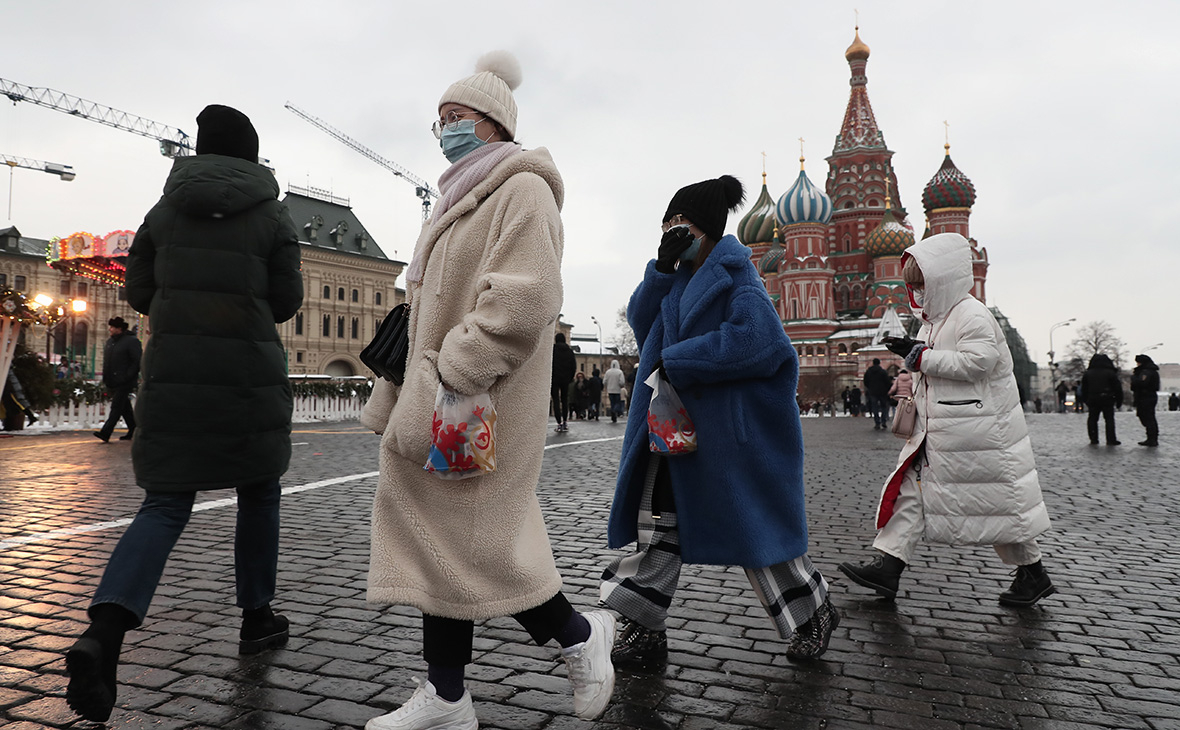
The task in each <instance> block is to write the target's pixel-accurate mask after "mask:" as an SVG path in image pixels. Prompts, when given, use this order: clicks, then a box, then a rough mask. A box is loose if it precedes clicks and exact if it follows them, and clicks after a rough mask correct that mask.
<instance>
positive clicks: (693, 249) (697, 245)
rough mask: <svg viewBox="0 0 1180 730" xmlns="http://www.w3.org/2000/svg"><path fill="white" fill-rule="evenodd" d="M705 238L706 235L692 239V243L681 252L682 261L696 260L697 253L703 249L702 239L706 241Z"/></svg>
mask: <svg viewBox="0 0 1180 730" xmlns="http://www.w3.org/2000/svg"><path fill="white" fill-rule="evenodd" d="M704 240H705V237H704V236H701V237H700V238H694V239H692V244H691V245H690V246H689V247H688V248H686V249H684V251H683V252H681V254H680V260H681V261H692V260H694V259H695V258H696V257H697V253H699V252H700V250H701V241H704Z"/></svg>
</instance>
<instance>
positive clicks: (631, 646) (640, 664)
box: [610, 618, 668, 670]
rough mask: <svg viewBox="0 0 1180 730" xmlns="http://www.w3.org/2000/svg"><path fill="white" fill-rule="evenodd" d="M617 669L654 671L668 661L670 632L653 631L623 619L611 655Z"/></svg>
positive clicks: (635, 622)
mask: <svg viewBox="0 0 1180 730" xmlns="http://www.w3.org/2000/svg"><path fill="white" fill-rule="evenodd" d="M610 659H611V663H612V664H614V665H615V666H616V667H624V668H632V669H644V670H652V669H657V668H659V667H660V666H662V665H663V664H664V662H666V661H668V632H666V631H652V630H651V629H647V628H644V626H643V625H642V624H640V623H639V622H637V621H632V620H631V619H629V618H623V620H622V621H621V622H620V626H619V630H618V634H617V635H616V636H615V645H614V648H612V649H611V653H610Z"/></svg>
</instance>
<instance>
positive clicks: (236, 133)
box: [197, 104, 258, 162]
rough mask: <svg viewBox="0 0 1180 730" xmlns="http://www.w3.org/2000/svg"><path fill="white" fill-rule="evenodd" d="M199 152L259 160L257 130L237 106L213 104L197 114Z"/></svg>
mask: <svg viewBox="0 0 1180 730" xmlns="http://www.w3.org/2000/svg"><path fill="white" fill-rule="evenodd" d="M197 154H198V155H225V156H227V157H240V158H242V159H243V160H249V161H250V162H258V132H256V131H255V130H254V125H253V124H251V123H250V118H249V117H247V116H246V115H245V114H243V113H241V112H240V111H238V110H237V109H234V108H233V107H228V106H222V105H221V104H210V105H209V106H207V107H205V108H204V109H203V110H201V113H200V114H198V115H197Z"/></svg>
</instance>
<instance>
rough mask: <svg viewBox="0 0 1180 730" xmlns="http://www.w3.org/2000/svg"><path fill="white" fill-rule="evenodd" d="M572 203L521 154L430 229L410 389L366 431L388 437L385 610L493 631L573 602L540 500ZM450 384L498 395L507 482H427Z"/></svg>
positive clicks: (381, 578) (382, 511)
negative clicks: (436, 419) (565, 222)
mask: <svg viewBox="0 0 1180 730" xmlns="http://www.w3.org/2000/svg"><path fill="white" fill-rule="evenodd" d="M563 197H564V193H563V186H562V181H561V176H560V175H559V174H558V172H557V168H556V166H555V165H554V164H553V159H552V158H551V157H550V155H549V152H548V151H547V150H545V149H544V148H540V149H536V150H531V151H526V152H521V153H519V154H516V155H513V156H511V157H509V158H508V159H506V160H504V161H503V162H501V163H500V164H499V165H498V166H496V167H495V168H494V169H493V170H492V172H491V173H489V175H488V177H487V178H486V179H485V180H484V181H483V182H481V183H479V184H478V185H476V187H475V188H473V189H472V190H471V191H470V192H469V193H468V194H467V195H466V196H464V197H463V198H462V199H460V200H459V201H458V202H457V203H455V204H454V206H453V207H451V208H450V209H449V210H447V211H446V212H444V213H443V214H442V215H441V216H440V217H439V219H438V220H437V221H434V222H431V223H428V224H427V225H426V226H424V227H423V230H422V234H421V236H420V237H419V239H418V244H417V245H418V246H419V247H424V248H421V251H422V255H423V256H424V259H423V260H424V261H425V262H426V265H425V272H424V274H423V277H422V282H421V285H416V284H413V283H409V284H408V286H407V297H408V298H409V300H410V306H411V309H410V327H409V333H410V334H409V337H410V355H409V361H408V363H407V365H406V377H405V382H404V383H403V385H402V386H401V387H400V388H398V387H395V386H393V385H392V384H391V383H388V382H386V381H384V380H378V381H377V385H376V387H375V388H374V390H373V394H372V397H371V398H370V399H369V402H368V404H367V405H366V406H365V409H364V412H363V414H362V416H361V423H363V424H364V425H365V426H366V427H368V428H371V429H373V430H374V431H376V432H378V433H381V434H382V438H381V456H380V474H381V475H380V478H379V480H378V485H377V495H376V498H375V500H374V503H373V521H372V550H371V555H370V562H369V585H368V599H369V600H370V601H372V602H375V603H384V604H408V605H411V606H416V607H417V608H419V609H421V610H422V611H423V612H424V613H427V614H431V615H434V616H442V617H446V618H455V619H465V620H481V619H486V618H492V617H495V616H506V615H510V614H514V613H518V612H520V611H523V610H526V609H529V608H534V607H536V606H539V605H540V604H542V603H544V602H545V601H547V600H549V599H550V598H552V597H553V596H554V595H556V594H557V592H558V591H559V590H560V589H561V576H560V575H558V573H557V567H556V565H555V564H554V562H553V553H552V550H551V549H550V546H549V536H548V533H547V532H546V529H545V522H544V520H543V519H542V516H541V507H540V505H539V504H538V502H537V497H536V493H535V490H536V486H537V480H538V477H539V476H540V473H541V460H542V457H543V455H544V446H545V436H546V433H547V431H548V408H549V381H550V374H551V373H550V369H551V361H552V357H553V348H552V346H551V345H552V343H553V324H554V322H555V321H556V320H557V316H558V313H559V311H560V308H561V302H562V287H561V254H562V243H563V240H562V226H561V216H560V210H561V203H562V199H563ZM440 376H441V378H442V381H443V382H444V383H446V384H447V385H448V386H449V387H451V388H453V389H455V390H457V391H458V392H460V393H465V394H468V395H474V394H477V393H482V392H489V393H490V394H491V398H492V403H493V405H494V406H495V408H496V411H497V414H498V420H497V421H496V471H495V472H493V473H491V474H487V475H484V476H479V477H475V478H471V479H464V480H460V481H445V480H443V479H440V478H438V477H436V476H432V475H431V474H428V473H427V472H425V471H423V469H422V467H423V465H424V464H425V463H426V458H427V454H428V451H429V448H430V433H431V417H432V415H433V413H434V400H435V395H436V392H437V389H438V384H439V378H440Z"/></svg>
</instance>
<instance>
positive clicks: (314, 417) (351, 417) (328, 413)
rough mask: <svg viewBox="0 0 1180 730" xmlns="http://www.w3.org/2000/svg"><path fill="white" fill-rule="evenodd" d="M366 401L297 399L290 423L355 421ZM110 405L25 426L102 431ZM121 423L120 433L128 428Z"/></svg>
mask: <svg viewBox="0 0 1180 730" xmlns="http://www.w3.org/2000/svg"><path fill="white" fill-rule="evenodd" d="M365 402H366V400H365V399H364V398H360V397H353V398H339V397H332V398H328V397H324V396H306V397H297V398H295V408H294V412H293V413H292V416H291V420H292V421H293V422H295V423H312V422H315V421H355V420H357V419H359V418H360V416H361V409H362V408H364V407H365ZM109 409H110V404H109V403H95V404H92V405H88V404H86V403H80V404H70V405H64V406H53V407H52V408H50V409H49V410H48V411H42V412H39V413H38V414H37V415H38V417H39V418H40V420H39V421H38V422H37V423H36V424H34V425H32V426H25V430H28V431H39V430H48V429H53V430H56V431H70V430H86V429H96V428H100V427H102V424H103V423H104V422H105V421H106V420H107V414H108V413H109V412H110V410H109ZM125 427H126V426H125V424H124V423H123V421H122V420H121V419H120V421H119V425H118V426H117V427H116V428H117V429H118V430H122V429H123V428H125Z"/></svg>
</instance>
